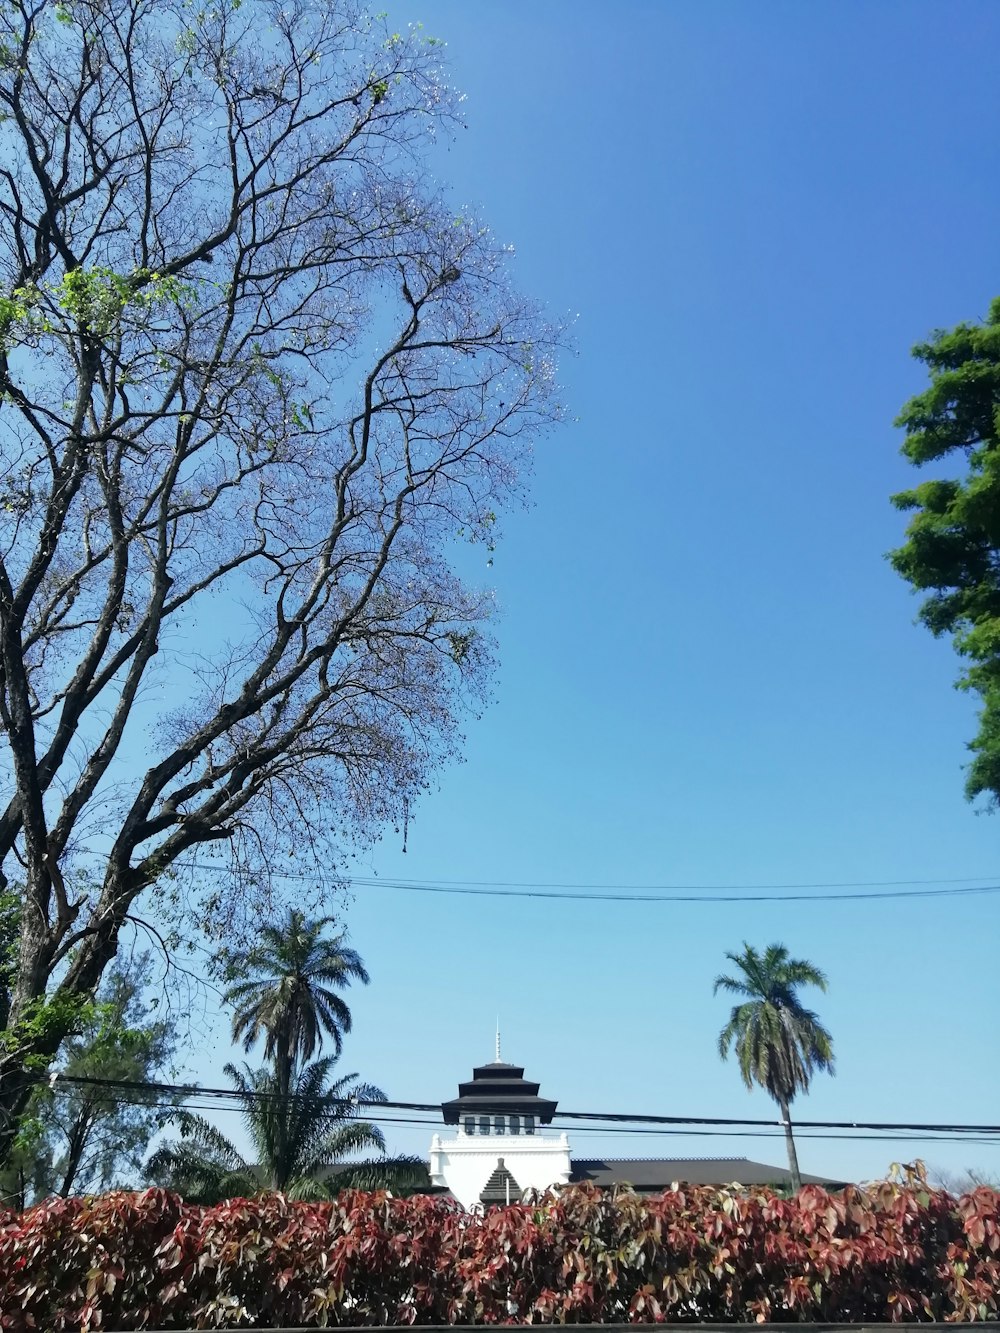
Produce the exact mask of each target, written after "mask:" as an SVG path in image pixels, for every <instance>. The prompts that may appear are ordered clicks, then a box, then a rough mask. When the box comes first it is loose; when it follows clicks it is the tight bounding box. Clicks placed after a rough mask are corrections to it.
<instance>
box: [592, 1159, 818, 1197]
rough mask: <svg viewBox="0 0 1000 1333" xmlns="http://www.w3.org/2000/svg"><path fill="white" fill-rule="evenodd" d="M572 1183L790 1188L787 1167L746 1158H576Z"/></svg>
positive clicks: (807, 1181) (809, 1181) (805, 1179)
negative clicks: (736, 1185) (676, 1183)
mask: <svg viewBox="0 0 1000 1333" xmlns="http://www.w3.org/2000/svg"><path fill="white" fill-rule="evenodd" d="M570 1167H571V1174H570V1183H571V1184H578V1183H580V1182H581V1181H590V1182H591V1183H592V1184H594V1185H601V1186H605V1187H606V1186H608V1185H624V1184H627V1185H631V1186H632V1188H633V1189H635V1190H639V1191H641V1192H644V1193H654V1192H659V1191H660V1190H665V1189H669V1188H670V1186H671V1185H672V1184H674V1182H675V1181H676V1182H679V1183H681V1184H684V1185H734V1184H740V1185H775V1186H778V1187H779V1188H781V1189H786V1188H788V1187H789V1186H790V1185H791V1176H790V1174H789V1172H788V1168H787V1167H782V1166H767V1165H766V1164H765V1163H764V1162H751V1161H750V1160H749V1159H748V1158H746V1157H574V1158H573V1160H572V1161H571V1162H570ZM802 1183H803V1185H829V1184H833V1183H839V1182H832V1181H829V1180H827V1179H826V1178H825V1177H823V1176H808V1175H803V1176H802Z"/></svg>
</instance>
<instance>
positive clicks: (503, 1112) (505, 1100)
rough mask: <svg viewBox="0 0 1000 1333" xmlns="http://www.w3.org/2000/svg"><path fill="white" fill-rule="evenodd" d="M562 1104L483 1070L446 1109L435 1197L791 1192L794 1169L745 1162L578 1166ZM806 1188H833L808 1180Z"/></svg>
mask: <svg viewBox="0 0 1000 1333" xmlns="http://www.w3.org/2000/svg"><path fill="white" fill-rule="evenodd" d="M557 1105H558V1103H556V1102H554V1101H551V1100H549V1099H547V1098H544V1097H541V1096H539V1084H537V1083H532V1082H530V1081H529V1080H527V1079H526V1078H525V1077H524V1070H523V1068H521V1067H520V1066H519V1065H512V1064H507V1063H506V1062H505V1061H503V1060H501V1059H500V1039H499V1036H498V1038H497V1048H496V1058H495V1059H494V1060H493V1061H492V1062H491V1063H490V1064H486V1065H478V1066H477V1067H476V1068H475V1069H474V1070H473V1071H472V1078H471V1079H469V1080H468V1081H467V1082H464V1083H460V1084H459V1088H458V1096H457V1097H453V1098H451V1100H449V1101H446V1102H442V1104H441V1113H442V1117H443V1119H444V1124H445V1127H446V1128H445V1131H444V1132H443V1133H437V1134H435V1135H434V1137H433V1139H432V1140H431V1149H430V1175H431V1182H432V1185H433V1187H434V1189H435V1190H436V1191H437V1192H439V1193H448V1194H451V1195H452V1196H453V1197H454V1198H455V1199H457V1200H458V1202H459V1203H460V1204H461V1205H462V1207H463V1208H467V1209H470V1210H471V1209H474V1208H478V1207H488V1206H490V1205H493V1204H505V1203H517V1202H519V1201H520V1199H521V1198H522V1196H523V1195H524V1194H525V1193H526V1192H527V1191H535V1190H537V1191H541V1190H546V1189H551V1188H555V1187H558V1186H560V1185H567V1184H570V1183H575V1182H578V1181H590V1182H592V1183H593V1184H595V1185H600V1186H611V1185H624V1184H628V1185H631V1186H632V1188H633V1189H636V1190H639V1191H640V1192H642V1193H647V1194H653V1193H660V1192H661V1191H662V1190H665V1189H669V1188H670V1187H671V1185H673V1184H675V1183H684V1184H690V1185H730V1184H737V1183H738V1184H741V1185H771V1186H774V1187H776V1188H779V1189H784V1188H788V1186H789V1185H790V1176H789V1172H788V1170H787V1168H785V1167H777V1166H768V1165H767V1164H766V1163H764V1162H751V1161H748V1160H747V1159H746V1158H745V1157H739V1158H732V1157H726V1158H677V1157H666V1158H622V1159H615V1158H574V1157H573V1156H572V1153H571V1147H570V1142H569V1137H568V1135H567V1134H566V1132H565V1130H557V1129H553V1128H552V1121H553V1119H554V1118H555V1114H556V1108H557ZM802 1180H803V1183H804V1184H817V1185H818V1184H833V1183H837V1182H831V1181H825V1180H823V1179H822V1178H821V1177H819V1176H805V1175H804V1176H803V1177H802Z"/></svg>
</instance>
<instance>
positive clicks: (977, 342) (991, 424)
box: [889, 298, 1000, 806]
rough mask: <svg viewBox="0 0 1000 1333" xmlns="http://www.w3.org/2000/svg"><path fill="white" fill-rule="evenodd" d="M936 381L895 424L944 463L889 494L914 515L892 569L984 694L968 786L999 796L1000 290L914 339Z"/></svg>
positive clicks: (913, 448)
mask: <svg viewBox="0 0 1000 1333" xmlns="http://www.w3.org/2000/svg"><path fill="white" fill-rule="evenodd" d="M913 355H914V356H915V357H916V358H917V360H918V361H921V362H923V364H924V365H926V367H927V369H928V372H929V375H930V387H929V388H928V389H926V390H925V391H924V392H923V393H921V394H918V395H917V396H916V397H915V398H912V399H911V400H910V401H909V402H908V403H907V404H906V406H905V407H904V408H903V411H902V412H901V413H900V415H899V417H898V419H897V422H896V424H897V425H899V426H902V428H903V429H904V431H905V432H906V434H905V438H904V441H903V446H902V451H903V454H904V455H905V456H906V457H907V458H908V459H909V460H910V461H911V462H912V463H913V464H915V465H916V466H917V467H923V466H926V465H928V464H936V463H944V462H947V463H948V464H949V465H950V466H951V467H954V468H955V469H956V472H957V475H955V474H953V475H950V476H947V475H946V476H938V477H934V478H930V479H928V480H927V481H924V482H921V483H920V484H919V485H917V486H914V487H913V488H911V489H910V490H906V491H902V492H900V493H899V494H898V495H894V496H893V497H892V499H893V503H894V504H895V505H896V507H897V508H898V509H900V510H903V511H904V512H907V513H910V514H911V515H912V517H911V518H910V521H909V525H908V527H907V529H906V540H905V542H904V543H903V545H902V546H900V547H898V548H897V549H896V550H894V551H892V552H891V553H890V556H889V558H890V560H891V562H892V565H893V567H894V568H895V569H896V570H897V571H898V572H899V573H900V574H901V575H902V576H903V578H905V579H906V580H907V581H908V582H909V583H910V584H911V585H912V586H913V588H914V589H916V590H917V591H919V592H921V593H925V594H926V596H925V598H924V601H923V603H922V605H921V608H920V619H921V620H922V622H923V623H924V624H925V625H926V626H927V628H928V629H929V630H930V631H931V633H933V634H935V635H944V634H950V635H951V636H952V642H953V643H954V646H955V649H956V650H957V652H958V653H959V654H960V655H961V656H962V657H964V658H965V659H966V660H967V661H968V663H969V666H968V667H967V668H966V670H965V671H964V672H963V674H962V675H961V677H960V678H959V682H958V684H959V686H960V688H962V689H966V690H971V691H972V692H973V693H975V694H977V695H978V696H979V699H980V701H981V704H982V708H981V711H980V714H979V731H978V733H977V735H976V736H975V737H974V739H973V740H972V741H971V742H970V746H969V748H970V749H971V751H972V753H973V756H974V757H973V760H972V762H971V764H970V765H969V769H968V775H967V781H966V793H967V795H968V796H969V798H970V799H973V798H975V797H978V796H986V797H987V798H988V799H989V801H990V803H991V804H992V805H994V806H996V805H997V804H998V803H1000V298H997V299H996V300H994V301H993V303H992V305H991V306H990V311H989V314H988V316H987V318H986V321H985V322H984V323H982V324H959V325H958V326H957V327H955V328H953V329H949V330H945V331H941V332H938V333H935V334H934V335H933V336H932V337H931V338H930V339H928V341H927V342H924V343H920V344H918V345H917V346H916V347H915V348H914V349H913Z"/></svg>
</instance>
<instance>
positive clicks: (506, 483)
mask: <svg viewBox="0 0 1000 1333" xmlns="http://www.w3.org/2000/svg"><path fill="white" fill-rule="evenodd" d="M440 65H441V52H440V50H439V47H438V45H437V44H435V43H434V42H433V41H432V40H431V39H430V38H429V37H428V36H427V35H426V34H424V33H422V32H421V31H420V30H419V28H418V27H413V28H408V29H406V30H405V31H404V32H402V33H400V32H394V31H393V30H392V28H391V27H390V26H388V25H387V23H386V21H385V18H384V16H383V17H372V16H370V15H369V14H368V13H367V12H366V11H365V9H364V8H363V7H362V5H361V4H360V3H359V0H337V3H335V4H313V3H310V4H305V3H286V2H285V0H213V3H212V4H211V5H193V6H188V5H187V4H179V3H178V4H154V3H150V2H149V0H120V2H118V3H115V4H108V3H107V2H106V0H72V3H66V4H59V3H43V2H41V0H39V3H34V2H33V0H24V2H22V0H12V2H11V3H3V4H0V168H2V169H0V443H2V446H3V458H2V460H0V514H2V516H3V519H4V535H3V541H2V543H0V775H2V788H3V796H2V800H0V891H3V889H4V888H5V886H7V884H8V882H13V881H14V880H17V881H23V884H22V887H21V889H20V894H21V898H22V900H23V903H24V907H25V910H24V911H23V912H22V913H21V915H20V919H19V933H18V941H17V948H16V950H15V953H14V965H13V971H12V974H11V976H10V978H9V986H8V988H7V1004H8V1012H7V1015H6V1019H7V1021H6V1028H5V1031H4V1033H3V1034H2V1036H3V1040H2V1041H0V1161H3V1160H4V1159H5V1157H6V1154H7V1152H8V1150H9V1147H10V1144H11V1143H12V1141H13V1139H14V1138H15V1137H16V1134H17V1129H18V1124H19V1121H20V1118H21V1117H22V1115H23V1114H24V1112H25V1109H26V1107H27V1105H28V1102H29V1100H30V1097H31V1094H32V1091H33V1089H34V1088H35V1087H36V1086H37V1084H38V1083H39V1082H40V1081H43V1080H44V1077H45V1072H46V1070H47V1068H48V1066H49V1064H50V1062H51V1061H52V1060H53V1059H54V1058H55V1056H56V1055H57V1052H58V1050H59V1047H60V1044H61V1043H62V1041H63V1040H65V1038H66V1037H67V1035H68V1034H69V1033H70V1032H71V1031H72V1030H73V1028H74V1025H75V1024H76V1023H78V1021H79V1018H80V1014H81V1010H82V1008H83V1007H84V1006H85V1005H86V1004H88V1003H90V1001H91V998H92V996H93V994H94V991H95V990H96V988H97V986H98V985H99V983H100V979H101V977H102V975H103V974H104V972H105V970H106V969H107V968H108V966H109V964H110V962H111V960H112V959H113V958H114V956H115V954H116V951H117V948H118V944H119V939H120V936H121V933H122V931H123V930H125V929H127V928H128V923H129V922H130V921H134V920H135V919H136V918H137V917H138V918H139V919H142V916H143V912H144V911H145V905H146V904H151V905H152V906H153V907H154V908H155V912H156V914H157V921H158V922H160V921H162V919H163V916H164V914H166V913H168V912H169V913H170V921H169V924H170V931H171V933H173V932H174V931H178V932H180V933H181V934H182V935H183V934H186V933H189V932H193V931H204V932H207V933H208V935H209V938H210V939H211V940H212V941H213V942H215V943H217V942H218V941H219V940H221V939H225V938H230V937H232V936H233V935H235V934H236V933H237V932H240V931H242V932H244V933H245V932H247V931H249V930H251V929H253V928H254V927H255V925H256V921H257V919H258V917H259V914H260V911H261V908H262V904H264V903H270V902H272V901H274V899H275V897H280V895H281V894H282V892H284V891H285V890H283V889H282V887H281V883H280V881H278V882H276V881H275V878H273V877H272V875H271V868H272V867H273V866H274V865H276V864H279V861H278V857H279V856H280V855H282V854H287V853H289V852H294V853H295V854H296V855H297V856H298V857H299V864H300V865H301V864H302V863H303V862H306V863H307V865H308V867H309V868H310V869H311V870H313V871H314V872H315V875H316V879H317V882H318V883H319V884H320V885H321V886H324V882H325V883H326V884H328V883H329V882H331V881H335V880H336V877H337V873H338V870H339V868H340V866H341V864H342V857H343V848H344V845H345V840H351V839H354V840H362V841H365V840H368V839H370V838H371V837H374V836H377V834H378V833H379V831H380V830H381V829H382V828H383V827H384V826H385V824H386V823H387V822H388V823H392V822H393V821H394V820H395V819H397V818H398V817H400V816H401V815H402V814H403V812H404V811H405V810H406V809H407V808H408V802H409V801H410V800H411V799H413V798H414V797H415V796H416V795H417V794H418V793H419V792H421V791H423V790H425V789H426V786H427V782H428V777H429V775H430V774H431V773H432V772H433V770H434V769H435V768H436V767H437V766H438V765H439V764H441V763H442V762H445V761H447V760H448V759H449V758H450V757H451V756H453V755H454V754H455V753H456V752H457V750H458V748H459V747H460V745H461V720H462V718H463V717H464V716H466V715H467V712H468V710H469V708H470V706H471V707H472V709H473V710H474V709H475V708H476V706H477V704H478V702H479V701H480V700H481V699H482V698H483V697H484V691H485V690H486V689H487V687H488V683H489V679H490V675H491V669H492V656H493V654H492V641H491V638H490V634H489V630H488V622H489V619H490V616H491V613H492V607H493V602H492V599H491V597H490V595H489V593H488V591H486V590H483V589H481V588H480V587H478V586H466V584H465V583H464V582H463V580H462V578H461V577H460V575H459V564H460V561H458V560H457V559H456V539H457V538H458V537H459V536H460V535H463V534H464V538H465V540H466V541H478V542H482V543H483V544H485V545H487V546H489V545H491V544H492V543H493V542H494V540H495V538H496V535H497V515H498V514H499V513H501V512H502V511H503V509H504V507H505V506H509V505H510V504H511V503H512V502H516V500H517V497H518V493H519V488H520V482H519V477H520V476H521V474H522V471H523V468H522V464H523V462H524V461H525V460H526V459H527V458H528V457H529V456H530V451H531V448H532V446H533V444H534V443H535V441H536V440H537V438H538V436H539V434H540V433H542V432H544V431H545V430H547V429H548V427H550V426H551V425H552V424H553V423H554V422H556V421H557V420H559V419H560V418H561V416H562V409H561V406H560V403H559V393H558V388H557V382H556V379H555V376H554V357H555V356H556V354H557V352H558V347H559V344H560V342H561V340H562V335H561V332H560V330H559V329H554V328H552V327H551V326H550V325H549V324H548V323H547V321H546V320H545V318H544V316H543V315H542V314H541V313H540V311H539V308H538V306H537V304H536V303H535V302H532V301H530V300H525V299H523V298H522V297H521V296H520V295H519V294H518V293H517V291H516V290H515V289H514V287H513V285H512V283H511V281H510V277H509V262H508V255H507V252H506V247H504V246H503V245H502V244H501V243H500V242H499V241H498V240H497V239H495V238H494V237H493V235H492V234H491V232H490V230H489V228H488V227H486V226H484V225H483V223H482V221H481V220H480V219H479V218H478V217H476V216H474V215H472V214H470V213H469V212H468V211H467V210H464V209H462V208H461V207H459V206H456V204H455V203H454V202H453V201H451V200H449V198H448V197H447V195H446V193H445V191H444V190H443V189H442V187H441V186H440V185H439V183H438V182H437V180H436V179H435V176H434V173H433V172H429V171H427V170H426V163H427V156H428V153H430V152H431V151H432V149H433V144H434V142H435V135H436V134H437V132H438V131H441V130H443V131H445V132H446V131H447V129H448V127H449V126H451V125H456V124H457V123H458V106H459V103H458V99H456V97H455V96H454V95H453V94H452V93H451V92H450V90H449V89H448V87H447V86H446V83H445V80H444V78H443V76H442V73H441V69H440ZM220 605H224V606H225V608H226V614H225V616H222V617H220V616H219V615H218V614H216V608H218V607H219V606H220ZM194 642H197V645H198V653H197V660H195V658H194V657H193V656H192V654H191V653H190V651H189V650H190V645H191V644H192V643H194ZM164 682H167V688H163V684H164ZM140 701H141V702H140ZM95 830H98V831H99V837H97V838H96V839H95V838H94V837H92V836H91V835H92V834H93V833H94V831H95ZM88 845H89V847H90V848H91V850H89V851H88V850H86V848H87V847H88ZM213 854H214V855H215V856H217V857H218V858H219V869H220V871H223V872H228V873H223V874H220V875H219V876H218V877H214V876H213V877H212V879H211V881H210V882H208V883H206V881H205V879H204V878H202V877H201V876H200V874H199V872H197V871H196V870H195V869H194V867H193V866H192V864H191V863H192V861H198V860H201V861H204V860H205V859H207V858H208V857H209V856H211V855H213ZM84 870H85V871H88V872H89V879H85V877H84V875H83V874H82V873H81V872H82V871H84ZM180 875H186V876H187V878H186V879H185V880H184V881H183V882H182V883H180V884H179V885H178V884H177V883H176V880H177V877H178V876H180ZM154 886H155V888H154ZM174 890H175V891H176V896H174V897H171V893H172V892H173V891H174Z"/></svg>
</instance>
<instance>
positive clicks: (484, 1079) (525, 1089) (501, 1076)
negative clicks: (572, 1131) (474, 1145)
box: [441, 1060, 557, 1125]
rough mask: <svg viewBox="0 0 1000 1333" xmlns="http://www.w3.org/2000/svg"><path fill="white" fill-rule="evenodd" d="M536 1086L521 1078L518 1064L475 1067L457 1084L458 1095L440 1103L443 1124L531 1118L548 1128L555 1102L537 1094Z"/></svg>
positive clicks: (554, 1109) (498, 1062)
mask: <svg viewBox="0 0 1000 1333" xmlns="http://www.w3.org/2000/svg"><path fill="white" fill-rule="evenodd" d="M538 1086H539V1085H538V1084H537V1083H530V1082H528V1080H526V1079H525V1077H524V1070H523V1069H522V1068H521V1067H520V1066H519V1065H509V1064H506V1063H505V1062H504V1061H502V1060H494V1061H493V1062H492V1064H488V1065H477V1066H476V1068H475V1069H474V1070H473V1071H472V1079H471V1081H470V1082H468V1083H460V1084H459V1085H458V1096H457V1097H453V1098H452V1099H451V1101H449V1102H442V1103H441V1113H442V1115H443V1116H444V1122H445V1124H446V1125H457V1124H458V1123H459V1121H460V1120H461V1119H462V1117H463V1116H466V1115H481V1114H482V1115H533V1116H534V1117H535V1119H536V1120H537V1121H538V1123H539V1124H540V1125H550V1124H551V1123H552V1117H553V1116H554V1115H555V1113H556V1106H557V1103H556V1102H551V1101H547V1100H546V1098H544V1097H539V1095H538Z"/></svg>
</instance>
